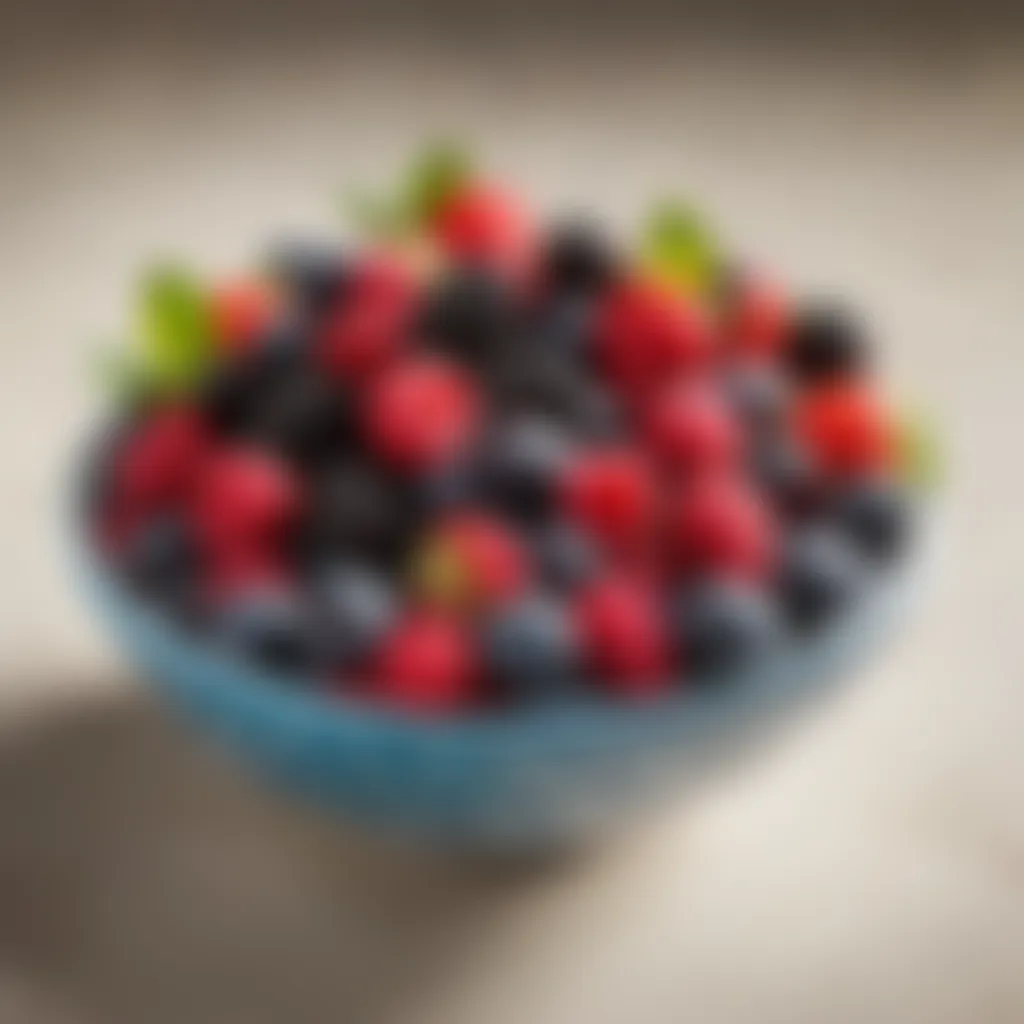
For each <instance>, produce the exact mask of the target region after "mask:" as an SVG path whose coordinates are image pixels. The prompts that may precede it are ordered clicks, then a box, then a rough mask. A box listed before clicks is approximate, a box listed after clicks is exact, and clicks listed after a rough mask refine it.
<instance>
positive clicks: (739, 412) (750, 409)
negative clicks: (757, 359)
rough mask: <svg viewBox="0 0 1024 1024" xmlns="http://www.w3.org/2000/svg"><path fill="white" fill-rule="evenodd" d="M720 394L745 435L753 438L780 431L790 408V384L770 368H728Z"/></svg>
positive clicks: (750, 365)
mask: <svg viewBox="0 0 1024 1024" xmlns="http://www.w3.org/2000/svg"><path fill="white" fill-rule="evenodd" d="M722 394H723V397H724V398H725V402H726V404H727V405H728V406H729V408H730V409H731V410H732V412H733V415H735V416H736V417H737V418H738V419H739V421H740V422H741V423H742V424H743V425H744V427H745V428H746V429H747V431H748V432H749V433H750V434H752V435H755V436H758V435H765V434H774V433H777V432H778V431H779V430H781V429H782V427H783V425H784V424H785V421H786V415H787V411H788V408H789V401H790V391H789V382H788V381H787V380H786V378H785V376H783V374H782V373H780V372H779V370H778V369H776V368H775V367H773V366H769V365H767V364H764V363H751V362H745V363H740V364H737V365H735V366H732V367H729V368H728V369H727V370H726V371H725V372H724V375H723V378H722Z"/></svg>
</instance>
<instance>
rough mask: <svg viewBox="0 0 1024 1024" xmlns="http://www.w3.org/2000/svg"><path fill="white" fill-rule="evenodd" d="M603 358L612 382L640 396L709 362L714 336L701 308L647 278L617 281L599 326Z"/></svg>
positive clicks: (603, 306)
mask: <svg viewBox="0 0 1024 1024" xmlns="http://www.w3.org/2000/svg"><path fill="white" fill-rule="evenodd" d="M596 330H597V339H596V341H597V348H598V354H599V358H600V359H601V362H602V364H603V366H604V368H605V371H606V373H607V374H608V375H609V376H610V378H611V380H612V381H613V382H614V383H615V384H617V385H618V386H619V387H621V388H623V389H624V390H625V391H626V392H627V394H629V395H631V396H633V397H638V396H642V395H644V394H646V393H647V392H648V391H650V390H651V389H652V388H654V387H659V386H661V385H663V384H664V383H665V381H666V380H667V379H671V378H672V377H674V376H676V375H678V374H680V373H689V372H692V371H694V370H697V369H700V368H702V367H703V366H705V365H706V363H707V362H708V359H709V357H710V355H711V334H710V330H709V327H708V324H707V322H706V320H705V318H704V316H703V315H702V314H701V312H700V310H699V309H698V308H697V307H696V306H695V305H693V304H691V303H690V302H688V301H687V300H685V299H683V298H682V297H681V296H679V295H678V294H676V293H674V292H672V291H670V290H668V289H667V288H664V287H662V286H661V285H659V284H656V283H653V282H650V281H646V280H628V281H623V282H621V283H619V284H618V285H616V286H615V287H614V288H613V289H612V290H611V291H610V292H609V293H608V295H607V296H606V298H605V299H604V300H603V302H602V307H601V311H600V315H599V317H598V322H597V325H596Z"/></svg>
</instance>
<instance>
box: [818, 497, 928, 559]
mask: <svg viewBox="0 0 1024 1024" xmlns="http://www.w3.org/2000/svg"><path fill="white" fill-rule="evenodd" d="M835 514H836V520H837V522H838V524H839V526H840V528H841V529H842V530H843V531H844V532H845V533H846V535H847V536H848V537H849V538H850V539H851V541H852V542H853V544H854V546H855V547H856V548H857V550H858V551H860V552H861V553H862V554H863V555H865V556H867V557H869V558H872V559H879V560H885V559H889V558H892V557H893V556H894V555H896V554H897V553H898V552H899V551H900V550H901V549H902V548H903V547H904V545H905V544H906V541H907V535H908V533H909V531H910V508H909V506H908V504H907V500H906V497H905V495H904V494H903V492H902V491H901V490H900V488H899V487H897V486H896V484H894V483H893V482H891V481H888V480H870V481H865V482H864V483H861V484H859V485H857V486H856V487H854V488H852V489H851V490H849V491H847V492H846V493H845V494H842V495H840V497H839V498H838V500H837V506H836V512H835Z"/></svg>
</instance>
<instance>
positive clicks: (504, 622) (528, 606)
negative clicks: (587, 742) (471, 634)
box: [482, 595, 580, 700]
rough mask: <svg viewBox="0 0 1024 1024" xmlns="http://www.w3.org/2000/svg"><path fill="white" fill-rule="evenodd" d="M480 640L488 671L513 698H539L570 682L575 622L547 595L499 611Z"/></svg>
mask: <svg viewBox="0 0 1024 1024" xmlns="http://www.w3.org/2000/svg"><path fill="white" fill-rule="evenodd" d="M482 643H483V653H484V657H485V660H486V663H487V666H488V668H489V669H490V671H491V673H492V674H493V675H494V676H495V678H496V680H497V682H498V683H499V685H500V686H501V687H502V688H503V689H504V690H506V691H507V692H510V693H512V694H514V695H515V696H516V697H519V698H525V699H532V700H539V699H544V698H545V697H550V696H552V695H553V694H554V693H559V692H565V691H566V690H571V689H572V687H573V684H574V683H575V682H576V678H577V672H578V669H579V657H580V648H579V641H578V638H577V635H576V628H575V623H574V622H573V620H572V618H571V617H570V616H569V614H568V613H567V612H566V610H565V609H564V608H563V607H562V606H561V605H560V604H558V603H557V602H556V601H553V600H551V599H550V598H545V597H538V596H533V595H531V596H527V597H525V598H523V599H522V600H520V601H517V602H515V603H514V604H511V605H509V606H507V607H505V608H502V609H500V610H499V611H498V612H496V613H495V615H494V616H493V617H492V618H491V619H490V620H489V622H488V623H487V625H486V628H485V630H484V634H483V641H482Z"/></svg>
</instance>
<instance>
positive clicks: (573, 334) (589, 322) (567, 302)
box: [528, 295, 595, 370]
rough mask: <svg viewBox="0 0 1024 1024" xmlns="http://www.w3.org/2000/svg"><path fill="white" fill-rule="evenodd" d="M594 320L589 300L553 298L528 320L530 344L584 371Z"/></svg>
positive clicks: (563, 297)
mask: <svg viewBox="0 0 1024 1024" xmlns="http://www.w3.org/2000/svg"><path fill="white" fill-rule="evenodd" d="M594 320H595V311H594V303H593V301H592V300H591V299H589V298H587V297H585V296H579V295H560V296H556V297H555V298H554V299H552V300H550V301H548V302H546V303H544V305H543V306H542V307H541V308H540V309H539V310H538V311H537V312H536V313H535V314H534V315H533V316H532V317H531V320H530V326H529V329H528V333H529V337H530V341H531V343H532V345H533V346H535V347H536V348H537V349H539V350H540V351H542V352H545V353H552V354H554V355H556V356H558V357H559V358H560V359H563V360H565V361H566V362H568V363H569V364H570V365H573V366H575V367H578V368H579V369H581V370H584V369H586V368H587V367H588V366H589V360H590V355H591V349H592V342H593V337H594Z"/></svg>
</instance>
